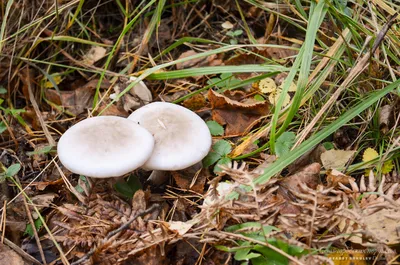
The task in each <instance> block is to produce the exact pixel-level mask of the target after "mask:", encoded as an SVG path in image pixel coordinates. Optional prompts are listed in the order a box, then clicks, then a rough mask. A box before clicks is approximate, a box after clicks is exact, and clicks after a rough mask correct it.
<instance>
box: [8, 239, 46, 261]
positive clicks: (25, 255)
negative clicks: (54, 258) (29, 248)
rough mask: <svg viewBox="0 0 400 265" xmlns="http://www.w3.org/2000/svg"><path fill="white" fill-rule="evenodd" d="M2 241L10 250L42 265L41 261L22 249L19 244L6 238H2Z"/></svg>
mask: <svg viewBox="0 0 400 265" xmlns="http://www.w3.org/2000/svg"><path fill="white" fill-rule="evenodd" d="M4 243H5V244H6V245H7V246H9V247H10V248H11V249H12V250H14V251H15V252H17V253H18V254H19V255H20V256H21V257H22V258H24V259H25V260H27V261H29V262H32V263H33V264H37V265H42V263H40V262H39V261H38V260H37V259H35V258H34V257H32V256H31V255H29V254H28V253H26V252H25V251H23V250H22V249H21V248H20V247H19V246H17V245H15V244H14V243H13V242H12V241H10V240H8V239H7V238H4Z"/></svg>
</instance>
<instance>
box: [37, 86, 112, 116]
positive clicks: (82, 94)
mask: <svg viewBox="0 0 400 265" xmlns="http://www.w3.org/2000/svg"><path fill="white" fill-rule="evenodd" d="M98 81H99V80H97V79H96V80H91V81H89V82H88V83H86V84H85V85H83V86H81V87H78V88H77V89H75V90H73V91H60V93H58V92H57V91H56V90H55V89H46V90H45V96H46V98H47V99H48V100H49V101H51V102H53V103H54V104H56V105H61V106H63V107H64V108H66V109H67V110H68V111H70V112H71V113H73V114H74V115H79V114H81V113H83V112H85V110H86V109H87V108H91V107H92V104H93V96H94V93H95V90H96V86H97V83H98ZM109 85H110V84H109V82H108V81H107V80H103V81H102V82H101V86H100V88H101V89H106V88H108V86H109Z"/></svg>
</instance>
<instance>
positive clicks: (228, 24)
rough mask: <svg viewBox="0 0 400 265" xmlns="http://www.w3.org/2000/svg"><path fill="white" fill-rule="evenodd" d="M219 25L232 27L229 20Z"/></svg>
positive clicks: (225, 27) (226, 27) (227, 27)
mask: <svg viewBox="0 0 400 265" xmlns="http://www.w3.org/2000/svg"><path fill="white" fill-rule="evenodd" d="M221 26H222V28H224V29H232V28H233V24H232V23H231V22H229V21H225V22H224V23H222V24H221Z"/></svg>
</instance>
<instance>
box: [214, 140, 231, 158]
mask: <svg viewBox="0 0 400 265" xmlns="http://www.w3.org/2000/svg"><path fill="white" fill-rule="evenodd" d="M212 149H213V150H214V152H216V153H218V154H220V155H221V156H226V155H227V154H229V153H230V152H231V151H232V147H231V144H230V143H229V142H228V141H225V140H219V141H218V142H216V143H215V144H214V145H213V147H212Z"/></svg>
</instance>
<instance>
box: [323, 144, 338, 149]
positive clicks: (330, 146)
mask: <svg viewBox="0 0 400 265" xmlns="http://www.w3.org/2000/svg"><path fill="white" fill-rule="evenodd" d="M322 146H323V147H324V148H325V149H326V150H331V149H334V148H335V146H334V145H333V143H332V142H325V143H322Z"/></svg>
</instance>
